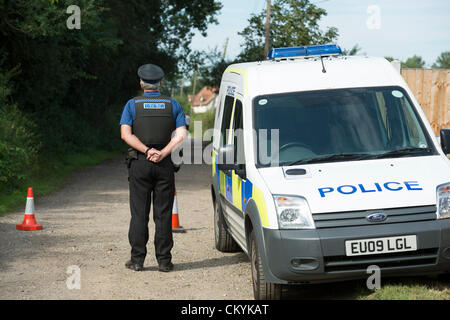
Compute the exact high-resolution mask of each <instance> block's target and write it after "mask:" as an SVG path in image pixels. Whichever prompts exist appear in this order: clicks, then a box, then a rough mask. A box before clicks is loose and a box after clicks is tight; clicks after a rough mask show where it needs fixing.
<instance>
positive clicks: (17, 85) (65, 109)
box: [0, 0, 222, 192]
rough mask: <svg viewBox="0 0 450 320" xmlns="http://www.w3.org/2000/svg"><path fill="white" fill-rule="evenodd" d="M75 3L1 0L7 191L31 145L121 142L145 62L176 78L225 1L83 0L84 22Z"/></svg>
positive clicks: (0, 175)
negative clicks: (73, 17)
mask: <svg viewBox="0 0 450 320" xmlns="http://www.w3.org/2000/svg"><path fill="white" fill-rule="evenodd" d="M72 4H73V1H72V0H36V1H29V0H14V1H10V0H0V16H1V19H0V182H1V183H0V192H2V187H3V186H6V185H9V186H11V185H14V183H15V181H17V180H18V179H20V177H21V176H23V174H22V173H23V171H22V172H21V171H20V170H19V169H20V168H18V167H17V168H18V169H17V170H16V169H14V168H13V169H14V170H12V169H11V168H12V167H11V164H12V163H15V164H25V163H29V162H28V160H27V159H25V157H24V156H23V154H25V155H27V156H30V155H32V154H33V155H34V154H36V152H35V151H36V150H37V148H38V146H42V148H41V149H40V150H39V155H42V157H43V158H42V161H41V162H42V163H44V162H46V161H47V159H48V158H49V157H53V158H55V157H58V156H59V155H61V154H64V153H65V152H67V151H70V152H77V151H78V152H83V151H86V150H88V149H92V148H112V147H113V146H114V147H117V146H118V143H120V139H119V134H118V131H117V130H118V128H117V123H118V120H119V118H120V112H121V110H122V108H123V105H124V104H125V102H126V101H127V100H128V99H129V98H130V97H132V96H134V95H136V94H137V92H138V89H139V84H138V77H137V74H136V71H137V68H138V67H139V66H140V65H142V64H144V63H155V64H159V65H160V66H161V67H162V68H163V69H164V71H165V73H166V77H165V81H167V82H170V81H172V80H173V79H176V78H177V77H178V73H179V70H180V65H182V63H183V60H184V59H185V56H186V55H187V54H188V53H189V51H190V50H189V44H190V42H191V39H192V37H193V35H194V32H193V31H194V30H199V31H200V32H201V33H202V34H203V35H205V34H206V30H207V26H208V25H209V24H211V23H216V22H217V20H216V15H217V13H218V12H219V10H220V8H221V6H222V5H221V4H220V2H219V1H216V0H190V1H184V0H164V1H161V0H131V1H108V0H78V1H76V5H77V6H79V8H80V12H81V25H80V27H81V28H80V29H70V28H68V26H67V24H66V21H67V19H68V18H69V14H67V11H66V10H67V8H68V7H69V6H70V5H72ZM163 83H164V81H163ZM18 124H20V125H18ZM39 155H38V156H39ZM25 160H26V161H25ZM30 161H31V160H30ZM10 169H11V170H10Z"/></svg>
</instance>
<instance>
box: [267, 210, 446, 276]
mask: <svg viewBox="0 0 450 320" xmlns="http://www.w3.org/2000/svg"><path fill="white" fill-rule="evenodd" d="M263 232H264V245H265V253H266V266H267V267H268V268H269V269H270V272H271V274H272V276H273V277H275V279H276V281H272V282H278V283H319V282H333V281H340V280H351V279H361V278H367V277H368V276H369V275H368V273H367V267H369V266H371V265H376V266H378V267H379V268H380V270H381V276H382V277H383V276H411V275H425V274H439V273H446V272H450V219H442V220H434V221H426V222H411V223H398V224H389V225H383V224H379V225H374V226H364V227H345V228H324V229H315V230H273V229H267V228H263ZM402 235H416V236H417V250H416V251H408V252H397V253H388V254H376V255H365V256H352V257H348V256H346V251H345V241H347V240H355V239H371V238H383V237H394V236H402ZM273 277H271V278H273ZM272 280H274V279H272Z"/></svg>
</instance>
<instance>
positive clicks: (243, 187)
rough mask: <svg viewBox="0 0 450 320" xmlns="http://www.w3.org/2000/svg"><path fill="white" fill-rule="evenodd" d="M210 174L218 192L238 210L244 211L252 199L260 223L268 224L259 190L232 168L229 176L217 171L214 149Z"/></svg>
mask: <svg viewBox="0 0 450 320" xmlns="http://www.w3.org/2000/svg"><path fill="white" fill-rule="evenodd" d="M212 176H213V178H217V185H218V186H219V192H220V194H222V195H223V196H224V197H225V198H226V199H227V200H228V201H230V202H231V203H232V204H233V206H235V207H236V208H237V209H238V210H240V211H242V212H245V209H246V208H247V204H248V202H249V200H250V199H253V201H255V203H256V206H257V207H258V211H259V215H260V218H261V224H262V225H263V226H265V227H267V226H269V219H268V216H267V208H266V201H265V199H264V195H263V193H262V192H261V190H260V189H259V188H257V187H256V186H255V185H253V183H252V182H251V181H250V180H249V179H247V180H242V179H241V178H240V177H239V176H238V175H237V174H236V173H235V172H234V170H233V171H231V175H230V176H227V175H226V174H225V173H224V172H223V171H219V169H218V165H217V155H216V154H215V152H214V151H213V152H212Z"/></svg>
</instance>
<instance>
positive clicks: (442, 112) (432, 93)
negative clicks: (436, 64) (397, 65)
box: [402, 69, 450, 136]
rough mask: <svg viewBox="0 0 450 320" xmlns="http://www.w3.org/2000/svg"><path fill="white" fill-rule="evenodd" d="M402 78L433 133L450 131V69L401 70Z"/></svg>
mask: <svg viewBox="0 0 450 320" xmlns="http://www.w3.org/2000/svg"><path fill="white" fill-rule="evenodd" d="M402 76H403V78H404V79H405V81H406V83H407V84H408V86H409V88H410V89H411V91H412V92H413V93H414V96H415V97H416V99H417V101H418V102H419V104H420V106H421V107H422V110H423V111H424V113H425V114H426V116H427V118H428V121H429V122H430V124H431V127H432V128H433V130H434V133H435V134H436V135H437V136H439V131H440V130H441V129H444V128H449V129H450V87H449V83H450V79H449V77H450V69H402Z"/></svg>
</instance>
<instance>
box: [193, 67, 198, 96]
mask: <svg viewBox="0 0 450 320" xmlns="http://www.w3.org/2000/svg"><path fill="white" fill-rule="evenodd" d="M196 84H197V71H195V72H194V81H193V84H192V95H193V96H194V95H195V85H196Z"/></svg>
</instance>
